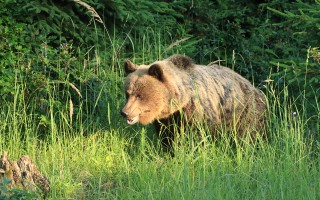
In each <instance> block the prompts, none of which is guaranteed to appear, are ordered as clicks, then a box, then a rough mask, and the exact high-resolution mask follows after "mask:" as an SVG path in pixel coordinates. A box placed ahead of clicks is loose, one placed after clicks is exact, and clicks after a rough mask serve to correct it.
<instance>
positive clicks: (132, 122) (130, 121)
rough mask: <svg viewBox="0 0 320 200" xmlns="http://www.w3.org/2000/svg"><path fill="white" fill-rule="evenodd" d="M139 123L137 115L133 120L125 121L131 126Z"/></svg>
mask: <svg viewBox="0 0 320 200" xmlns="http://www.w3.org/2000/svg"><path fill="white" fill-rule="evenodd" d="M138 121H139V115H138V116H135V117H134V118H131V119H127V123H128V124H130V125H132V124H135V123H137V122H138Z"/></svg>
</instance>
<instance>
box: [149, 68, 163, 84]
mask: <svg viewBox="0 0 320 200" xmlns="http://www.w3.org/2000/svg"><path fill="white" fill-rule="evenodd" d="M148 74H149V75H150V76H153V77H155V78H156V79H158V80H159V81H164V77H163V70H162V68H161V66H160V65H158V64H153V65H151V67H150V68H149V70H148Z"/></svg>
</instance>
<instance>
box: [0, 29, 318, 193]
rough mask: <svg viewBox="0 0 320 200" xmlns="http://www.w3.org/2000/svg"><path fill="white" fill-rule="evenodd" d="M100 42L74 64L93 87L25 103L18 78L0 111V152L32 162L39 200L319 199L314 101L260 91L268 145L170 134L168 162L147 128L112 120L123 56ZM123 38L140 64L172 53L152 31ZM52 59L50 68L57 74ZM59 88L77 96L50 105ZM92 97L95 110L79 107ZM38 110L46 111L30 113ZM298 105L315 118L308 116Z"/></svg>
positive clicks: (50, 88) (269, 87)
mask: <svg viewBox="0 0 320 200" xmlns="http://www.w3.org/2000/svg"><path fill="white" fill-rule="evenodd" d="M109 37H110V38H109V39H111V40H112V41H113V42H112V44H113V46H105V49H95V48H92V49H91V50H90V51H91V52H90V53H92V52H94V53H93V55H95V56H93V57H90V56H86V57H85V58H86V59H85V60H82V61H80V62H79V63H89V64H88V65H87V66H86V67H87V68H90V69H92V71H91V73H92V75H94V76H95V77H97V78H96V81H97V82H100V83H103V84H101V85H102V86H101V87H98V88H97V87H95V85H94V84H93V85H92V87H89V86H86V87H82V86H81V85H73V84H70V83H68V82H65V83H57V82H47V83H46V86H45V87H46V91H47V92H48V95H46V96H44V97H43V98H44V99H43V100H42V101H39V102H34V101H30V100H29V99H27V98H26V96H25V85H26V82H25V81H26V80H24V79H20V76H19V74H18V73H17V74H16V75H15V77H16V78H15V83H14V99H13V100H12V101H4V102H2V103H1V106H0V149H1V151H2V152H3V151H6V152H7V153H8V156H9V157H10V158H11V159H12V160H16V159H18V158H19V157H21V156H22V155H25V154H27V155H29V156H31V158H32V159H33V160H34V161H35V163H36V164H37V166H38V168H39V170H40V171H41V172H43V173H44V174H45V175H46V176H47V178H48V179H49V180H50V183H51V191H50V193H49V194H48V195H47V199H320V190H319V188H320V178H319V177H320V162H319V150H320V146H319V141H318V140H317V139H318V138H317V135H318V134H319V124H320V103H319V102H317V96H316V95H315V96H314V100H315V102H316V103H314V104H312V105H309V104H308V103H309V100H307V99H306V98H305V96H304V93H303V90H302V91H301V95H300V96H299V97H297V98H291V97H290V96H289V95H288V87H287V83H275V82H273V81H271V80H269V81H266V82H264V83H263V84H259V85H257V87H260V88H261V89H263V90H264V91H265V93H266V96H267V97H268V111H269V112H268V120H267V121H268V139H267V140H263V141H262V142H259V143H258V144H252V143H246V142H244V145H230V140H233V141H234V142H233V143H235V144H237V140H238V139H237V138H234V137H230V135H229V134H228V133H222V137H221V139H219V140H218V141H215V142H212V141H211V140H210V137H209V136H208V134H206V131H205V129H201V128H200V129H199V132H200V134H201V135H204V137H203V140H202V141H201V142H197V141H194V140H192V139H188V138H186V136H184V135H180V136H177V140H179V145H175V146H174V147H173V149H174V154H175V156H174V157H172V156H171V155H170V154H168V153H166V152H165V151H163V150H162V149H161V145H160V144H159V141H158V140H157V136H156V133H155V131H154V129H153V128H152V126H146V127H143V126H140V125H134V126H132V127H129V126H128V125H127V124H126V122H125V120H124V119H122V118H121V116H120V114H119V111H120V109H121V107H122V106H123V105H124V102H125V98H124V96H125V95H124V92H123V91H122V86H123V80H124V77H123V76H124V75H123V69H122V63H123V61H124V60H125V59H126V58H125V57H121V56H120V57H119V56H118V53H119V52H118V51H117V50H118V49H121V45H122V42H121V40H117V37H116V35H115V34H114V35H111V36H109ZM155 38H156V39H155ZM127 40H130V41H131V42H132V45H133V46H135V44H140V45H139V46H138V45H136V46H135V47H136V48H134V49H135V52H134V54H133V57H131V59H133V60H134V61H136V62H140V63H142V62H147V63H148V62H153V61H154V60H155V59H159V58H160V59H161V58H165V57H166V56H167V55H171V54H173V53H179V52H180V51H179V48H178V45H179V44H178V43H177V44H175V45H177V48H175V49H174V48H171V49H170V48H168V47H169V46H170V45H169V44H170V42H169V41H164V39H163V38H161V34H160V33H159V34H158V32H157V31H151V32H150V35H148V34H146V35H144V36H143V37H137V38H127ZM99 42H103V41H99ZM180 53H183V52H180ZM87 55H89V53H88V54H87ZM90 55H92V54H90ZM59 56H61V54H57V55H56V57H57V59H56V60H58V61H57V63H56V64H57V66H59V67H61V68H64V62H62V61H61V62H60V61H59ZM61 60H63V59H62V58H61ZM32 62H37V60H34V61H32ZM49 62H50V61H49ZM202 64H206V63H202ZM17 65H19V63H18V64H17ZM17 67H19V66H17ZM231 67H232V66H231ZM267 79H268V77H266V80H267ZM61 84H62V85H64V86H65V85H66V87H68V89H69V91H72V92H74V93H75V94H76V95H74V96H76V97H77V96H78V97H77V99H72V98H66V99H65V101H64V102H62V103H61V101H60V100H59V102H58V103H60V104H59V107H57V106H56V104H57V99H56V98H57V91H58V87H61ZM92 91H94V92H92ZM34 92H35V93H37V91H34ZM90 92H92V93H90ZM87 93H88V94H90V95H86V94H87ZM35 95H37V94H35ZM92 95H93V96H94V99H95V103H94V105H93V106H92V105H91V107H92V108H93V109H88V107H89V105H88V101H87V98H93V96H92ZM30 102H31V103H30ZM41 106H43V107H46V108H47V111H48V112H47V113H45V114H44V115H38V114H35V110H36V109H38V108H39V107H41ZM307 107H308V109H310V108H311V109H312V110H313V111H315V112H313V113H318V114H312V115H310V114H309V111H308V109H307ZM192 134H194V133H192ZM176 142H177V141H176ZM200 143H201V144H200Z"/></svg>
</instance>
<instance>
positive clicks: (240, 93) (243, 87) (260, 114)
mask: <svg viewBox="0 0 320 200" xmlns="http://www.w3.org/2000/svg"><path fill="white" fill-rule="evenodd" d="M125 72H126V74H127V77H126V79H125V93H126V97H127V102H126V104H125V106H124V108H123V109H122V110H121V113H122V115H123V116H124V117H125V118H126V119H127V122H128V124H130V125H131V124H135V123H137V122H139V123H141V124H149V123H152V122H154V124H155V125H156V127H157V129H158V131H160V127H161V126H162V125H166V126H169V125H171V124H172V123H175V124H177V125H178V126H180V125H181V124H180V121H179V120H182V119H181V117H179V116H181V114H183V116H184V117H183V118H184V121H187V122H188V123H189V124H191V123H193V122H195V121H197V122H199V121H200V122H203V121H206V122H207V123H208V125H209V126H210V128H211V129H210V130H211V131H212V132H214V131H215V129H216V127H218V126H221V125H223V126H224V127H230V128H233V127H236V130H237V131H236V132H237V134H238V135H242V134H243V133H246V132H249V131H247V129H249V128H253V129H255V130H258V131H259V130H260V129H261V127H262V126H263V124H264V117H265V111H266V98H265V96H264V94H263V93H262V92H260V91H259V90H258V89H256V88H255V87H254V86H253V85H252V84H251V83H250V82H249V81H248V80H247V79H245V78H244V77H242V76H240V75H239V74H237V73H236V72H234V71H233V70H231V69H229V68H227V67H223V66H219V65H216V64H210V65H209V66H204V65H197V64H194V63H193V61H192V59H191V58H189V57H186V56H182V55H173V56H171V57H169V58H167V59H165V60H161V61H156V62H154V63H152V64H149V65H135V64H133V63H132V62H131V61H126V62H125ZM251 133H253V131H250V135H251ZM165 143H166V142H165Z"/></svg>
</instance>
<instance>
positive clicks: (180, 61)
mask: <svg viewBox="0 0 320 200" xmlns="http://www.w3.org/2000/svg"><path fill="white" fill-rule="evenodd" d="M169 61H171V62H172V63H173V64H174V65H175V66H176V67H178V68H180V69H184V70H188V69H192V68H193V67H194V64H193V61H192V59H191V58H189V57H187V56H183V55H173V56H171V57H170V58H169Z"/></svg>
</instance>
